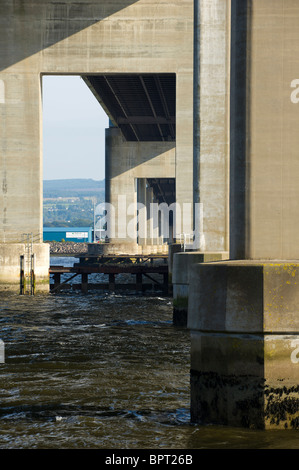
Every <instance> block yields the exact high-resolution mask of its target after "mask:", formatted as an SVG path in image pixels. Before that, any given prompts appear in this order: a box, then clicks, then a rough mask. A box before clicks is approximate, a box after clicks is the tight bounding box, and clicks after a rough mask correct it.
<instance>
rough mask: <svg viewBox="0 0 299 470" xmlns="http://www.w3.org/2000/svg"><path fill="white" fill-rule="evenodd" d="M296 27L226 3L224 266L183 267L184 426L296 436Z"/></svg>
mask: <svg viewBox="0 0 299 470" xmlns="http://www.w3.org/2000/svg"><path fill="white" fill-rule="evenodd" d="M298 21H299V9H298V4H297V2H296V1H295V0H286V1H283V0H277V1H276V2H272V1H271V0H232V2H231V51H232V56H231V100H230V102H231V108H230V112H231V165H230V175H231V178H230V201H231V207H230V245H231V249H230V253H231V260H230V261H227V262H225V261H221V262H218V263H206V264H198V265H196V266H193V267H192V268H191V271H192V282H191V283H190V296H189V324H188V326H189V328H190V329H191V337H192V346H191V349H192V351H191V415H192V419H193V421H197V422H201V423H207V422H209V423H218V424H228V425H234V426H245V427H254V428H260V429H269V428H282V429H290V428H298V417H299V410H298V401H299V390H298V378H299V359H298V350H299V349H298V346H299V311H298V305H299V283H298V276H299V248H298V243H297V238H298V237H297V234H298V229H299V226H298V221H299V206H298V203H297V201H298V200H299V186H298V184H297V181H298V177H299V166H298V148H299V135H298V109H296V105H294V103H293V102H292V99H291V93H292V88H291V84H292V83H293V80H294V79H295V78H296V77H297V74H298V60H297V59H296V60H294V57H298V54H299V46H298V44H299V31H298V27H297V25H298ZM274 90H275V91H274Z"/></svg>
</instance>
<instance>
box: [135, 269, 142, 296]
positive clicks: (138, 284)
mask: <svg viewBox="0 0 299 470" xmlns="http://www.w3.org/2000/svg"><path fill="white" fill-rule="evenodd" d="M136 290H137V291H138V292H140V291H142V273H137V274H136Z"/></svg>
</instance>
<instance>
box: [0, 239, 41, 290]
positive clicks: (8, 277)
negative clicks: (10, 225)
mask: <svg viewBox="0 0 299 470" xmlns="http://www.w3.org/2000/svg"><path fill="white" fill-rule="evenodd" d="M25 253H26V245H25V244H24V243H19V244H17V243H13V244H8V243H0V290H9V291H13V292H17V293H19V292H20V256H21V255H25ZM32 253H33V254H34V255H35V260H39V262H38V263H35V269H34V274H35V292H36V293H39V292H49V286H50V278H49V264H50V248H49V245H48V244H47V243H34V244H33V249H32Z"/></svg>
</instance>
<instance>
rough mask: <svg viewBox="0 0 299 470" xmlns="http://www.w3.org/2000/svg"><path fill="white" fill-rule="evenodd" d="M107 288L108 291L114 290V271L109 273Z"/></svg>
mask: <svg viewBox="0 0 299 470" xmlns="http://www.w3.org/2000/svg"><path fill="white" fill-rule="evenodd" d="M109 290H110V291H114V290H115V274H114V273H110V274H109Z"/></svg>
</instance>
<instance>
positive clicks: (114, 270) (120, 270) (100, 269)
mask: <svg viewBox="0 0 299 470" xmlns="http://www.w3.org/2000/svg"><path fill="white" fill-rule="evenodd" d="M167 259H168V257H167V255H146V256H141V255H136V256H128V255H109V256H100V257H99V256H86V255H84V256H81V257H80V262H79V263H75V264H74V265H73V266H50V269H49V274H50V275H53V278H54V284H50V288H51V292H57V291H59V290H60V289H62V288H65V287H66V285H67V284H68V283H69V282H70V281H71V280H72V279H74V278H75V277H77V276H81V283H77V284H72V288H73V289H81V290H82V291H83V292H88V290H90V289H107V290H109V291H115V290H117V289H135V290H136V291H144V290H147V289H149V288H150V289H159V290H162V291H163V292H164V293H168V263H167ZM158 261H160V262H158ZM62 274H70V277H68V278H67V279H66V280H64V281H63V282H61V275H62ZM91 274H106V275H108V283H107V282H106V283H105V282H98V283H93V284H91V283H90V282H89V279H88V277H89V275H91ZM119 274H131V275H133V278H134V279H135V282H133V283H129V282H128V283H122V284H121V283H117V282H116V278H117V275H119ZM153 275H154V276H155V277H153ZM157 275H159V276H157ZM157 277H158V278H157ZM144 278H146V279H147V280H150V281H151V282H150V283H147V284H146V283H144V282H143V281H144Z"/></svg>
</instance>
